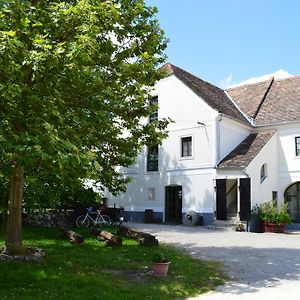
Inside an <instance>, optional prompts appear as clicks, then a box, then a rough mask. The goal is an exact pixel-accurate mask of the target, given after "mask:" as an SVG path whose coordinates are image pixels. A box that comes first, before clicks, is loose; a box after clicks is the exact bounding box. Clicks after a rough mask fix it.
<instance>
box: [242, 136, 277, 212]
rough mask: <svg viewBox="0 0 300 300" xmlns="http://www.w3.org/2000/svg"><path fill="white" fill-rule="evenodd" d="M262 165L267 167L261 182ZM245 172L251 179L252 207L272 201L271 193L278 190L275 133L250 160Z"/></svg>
mask: <svg viewBox="0 0 300 300" xmlns="http://www.w3.org/2000/svg"><path fill="white" fill-rule="evenodd" d="M263 164H266V165H267V178H265V180H264V181H263V182H261V180H260V170H261V167H262V165H263ZM245 171H246V173H247V174H248V175H249V176H250V178H251V201H252V203H251V204H252V207H253V206H254V205H255V204H260V203H263V202H266V201H270V200H272V191H277V189H278V180H277V179H278V176H277V174H278V166H277V134H276V133H275V134H274V135H273V136H272V137H271V139H270V140H269V141H268V142H267V144H266V145H265V146H264V147H263V148H262V149H261V151H260V152H259V153H258V154H257V156H256V157H255V158H254V159H253V160H252V162H251V163H250V164H249V165H248V167H247V168H246V169H245Z"/></svg>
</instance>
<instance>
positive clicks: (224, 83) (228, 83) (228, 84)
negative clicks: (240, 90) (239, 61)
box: [220, 74, 236, 89]
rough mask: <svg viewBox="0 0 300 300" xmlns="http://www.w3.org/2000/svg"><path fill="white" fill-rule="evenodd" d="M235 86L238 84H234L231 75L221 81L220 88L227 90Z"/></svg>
mask: <svg viewBox="0 0 300 300" xmlns="http://www.w3.org/2000/svg"><path fill="white" fill-rule="evenodd" d="M235 84H236V82H234V80H233V75H232V74H230V75H229V76H227V77H226V78H224V79H222V80H220V87H221V88H222V89H227V88H229V87H231V86H233V85H235Z"/></svg>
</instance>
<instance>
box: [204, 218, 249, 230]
mask: <svg viewBox="0 0 300 300" xmlns="http://www.w3.org/2000/svg"><path fill="white" fill-rule="evenodd" d="M241 223H243V224H244V226H245V228H246V224H245V222H241V221H240V220H239V219H238V218H236V217H235V218H232V219H231V220H227V221H223V220H216V221H214V222H213V223H211V224H210V225H207V226H205V227H206V228H207V229H213V230H223V231H235V230H236V228H237V225H238V224H241Z"/></svg>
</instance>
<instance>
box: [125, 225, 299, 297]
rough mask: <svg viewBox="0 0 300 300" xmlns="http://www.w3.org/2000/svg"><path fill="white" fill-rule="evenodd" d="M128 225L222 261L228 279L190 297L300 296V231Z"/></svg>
mask: <svg viewBox="0 0 300 300" xmlns="http://www.w3.org/2000/svg"><path fill="white" fill-rule="evenodd" d="M125 225H126V223H125ZM128 225H129V226H131V227H134V228H137V229H140V230H143V231H145V232H149V233H153V234H155V235H156V236H157V237H158V239H159V241H160V242H164V243H168V244H172V245H174V246H176V247H180V248H183V249H185V250H186V251H187V252H188V253H190V254H191V255H192V256H194V257H197V258H201V259H204V260H219V261H222V262H224V266H225V270H224V271H225V272H226V273H227V274H228V275H229V276H230V277H231V278H232V281H231V282H228V283H227V284H226V285H224V286H220V287H219V288H218V289H217V291H216V292H213V293H209V294H205V295H202V296H199V297H196V298H189V299H201V300H209V299H218V300H219V299H220V300H223V299H224V300H227V299H228V300H229V299H230V300H231V299H232V300H235V299H243V300H248V299H264V300H268V299H272V300H281V299H284V300H300V234H295V233H294V234H275V233H249V232H234V231H212V230H209V229H205V228H203V227H199V226H197V227H186V226H181V225H177V226H170V225H155V224H142V223H129V224H128Z"/></svg>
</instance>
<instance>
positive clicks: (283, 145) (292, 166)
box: [278, 124, 300, 201]
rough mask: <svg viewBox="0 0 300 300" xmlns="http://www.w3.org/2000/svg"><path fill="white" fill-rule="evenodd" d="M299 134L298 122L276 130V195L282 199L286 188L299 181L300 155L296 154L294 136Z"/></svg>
mask: <svg viewBox="0 0 300 300" xmlns="http://www.w3.org/2000/svg"><path fill="white" fill-rule="evenodd" d="M297 136H300V124H295V125H294V126H293V127H291V126H289V128H288V127H285V126H283V127H282V128H280V129H279V130H278V197H279V200H280V201H283V199H284V192H285V190H286V188H287V187H288V186H289V185H291V184H292V183H294V182H297V181H300V157H299V156H296V151H295V137H297Z"/></svg>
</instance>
